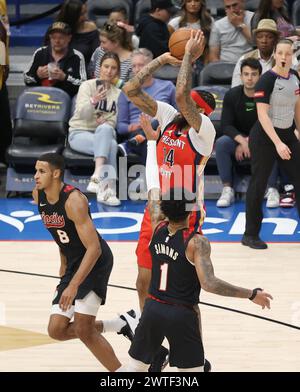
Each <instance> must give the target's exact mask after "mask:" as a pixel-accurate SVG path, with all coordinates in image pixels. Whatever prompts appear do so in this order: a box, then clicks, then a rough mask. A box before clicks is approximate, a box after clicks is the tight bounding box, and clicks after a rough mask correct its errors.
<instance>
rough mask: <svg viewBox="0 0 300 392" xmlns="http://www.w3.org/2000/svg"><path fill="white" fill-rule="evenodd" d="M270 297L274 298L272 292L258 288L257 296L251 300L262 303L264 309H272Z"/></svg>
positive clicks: (257, 303) (258, 303)
mask: <svg viewBox="0 0 300 392" xmlns="http://www.w3.org/2000/svg"><path fill="white" fill-rule="evenodd" d="M270 299H273V297H272V295H271V294H269V293H266V292H265V291H263V290H262V291H261V290H258V291H257V293H256V296H255V297H254V298H253V299H252V300H251V301H252V302H254V303H255V304H256V305H260V306H261V307H262V309H264V308H265V307H267V308H268V309H271V303H270Z"/></svg>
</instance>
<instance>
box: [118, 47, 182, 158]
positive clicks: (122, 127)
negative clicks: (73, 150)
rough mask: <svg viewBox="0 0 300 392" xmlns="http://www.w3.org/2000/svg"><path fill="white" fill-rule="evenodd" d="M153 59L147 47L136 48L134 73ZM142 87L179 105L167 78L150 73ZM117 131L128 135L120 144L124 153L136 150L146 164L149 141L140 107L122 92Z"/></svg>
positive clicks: (166, 100)
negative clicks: (141, 121) (142, 121)
mask: <svg viewBox="0 0 300 392" xmlns="http://www.w3.org/2000/svg"><path fill="white" fill-rule="evenodd" d="M152 59H153V55H152V53H151V52H150V51H149V50H148V49H145V48H140V49H136V50H135V51H133V54H132V70H133V74H134V75H137V73H138V72H139V71H140V70H141V69H143V68H144V67H145V66H146V65H147V64H149V63H150V61H151V60H152ZM142 88H143V90H144V91H145V92H147V93H148V94H149V95H150V96H151V97H152V98H154V99H155V100H156V101H162V102H166V103H169V104H170V105H172V106H173V107H175V108H176V107H177V105H176V99H175V86H174V84H173V83H172V82H170V81H167V80H160V79H155V78H153V76H152V75H149V77H148V78H146V79H145V81H144V83H143V85H142ZM118 109H119V110H118V120H117V131H118V133H119V134H120V135H123V136H126V137H127V138H128V140H127V141H125V142H123V143H121V144H119V148H120V149H121V151H122V153H123V155H127V154H128V153H129V152H134V153H136V154H138V155H139V157H140V159H141V163H142V164H143V165H145V163H146V156H147V143H146V139H145V136H144V132H143V131H142V128H141V124H140V114H141V111H140V109H139V108H138V107H137V106H135V105H134V104H133V103H132V102H131V101H130V100H129V99H128V97H127V96H126V95H125V94H124V93H123V92H122V93H121V94H120V97H119V102H118Z"/></svg>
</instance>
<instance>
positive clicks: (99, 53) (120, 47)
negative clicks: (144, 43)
mask: <svg viewBox="0 0 300 392" xmlns="http://www.w3.org/2000/svg"><path fill="white" fill-rule="evenodd" d="M100 42H101V44H100V47H98V48H97V49H96V50H95V52H94V53H93V55H92V58H91V62H90V65H89V75H90V76H91V77H95V76H96V75H99V68H100V62H101V59H102V57H103V55H104V54H105V52H113V53H115V54H117V55H118V57H119V59H120V64H121V71H120V75H119V78H120V79H121V81H122V82H126V81H127V80H128V79H129V77H130V74H131V71H132V68H131V54H132V49H133V48H132V44H131V39H130V36H129V34H128V32H127V31H126V30H125V29H123V28H122V27H120V26H118V25H117V24H116V23H109V22H106V23H104V25H103V27H102V29H101V30H100ZM117 82H118V80H116V81H115V83H117ZM122 82H121V85H122Z"/></svg>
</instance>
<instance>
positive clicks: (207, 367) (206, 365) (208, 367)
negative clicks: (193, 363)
mask: <svg viewBox="0 0 300 392" xmlns="http://www.w3.org/2000/svg"><path fill="white" fill-rule="evenodd" d="M208 372H211V363H210V362H209V361H208V360H207V359H205V361H204V373H208Z"/></svg>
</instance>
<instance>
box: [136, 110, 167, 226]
mask: <svg viewBox="0 0 300 392" xmlns="http://www.w3.org/2000/svg"><path fill="white" fill-rule="evenodd" d="M140 124H141V127H142V129H143V131H144V132H145V135H146V137H147V140H148V141H147V160H146V182H147V190H148V208H149V212H150V217H151V225H152V227H153V228H154V227H155V226H157V224H158V223H159V222H160V221H162V220H163V219H164V217H163V215H162V213H161V210H160V184H159V174H158V165H157V157H156V140H157V137H158V134H159V133H158V132H155V131H154V130H153V128H152V126H151V122H150V118H149V117H148V116H147V115H145V114H141V116H140Z"/></svg>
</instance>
